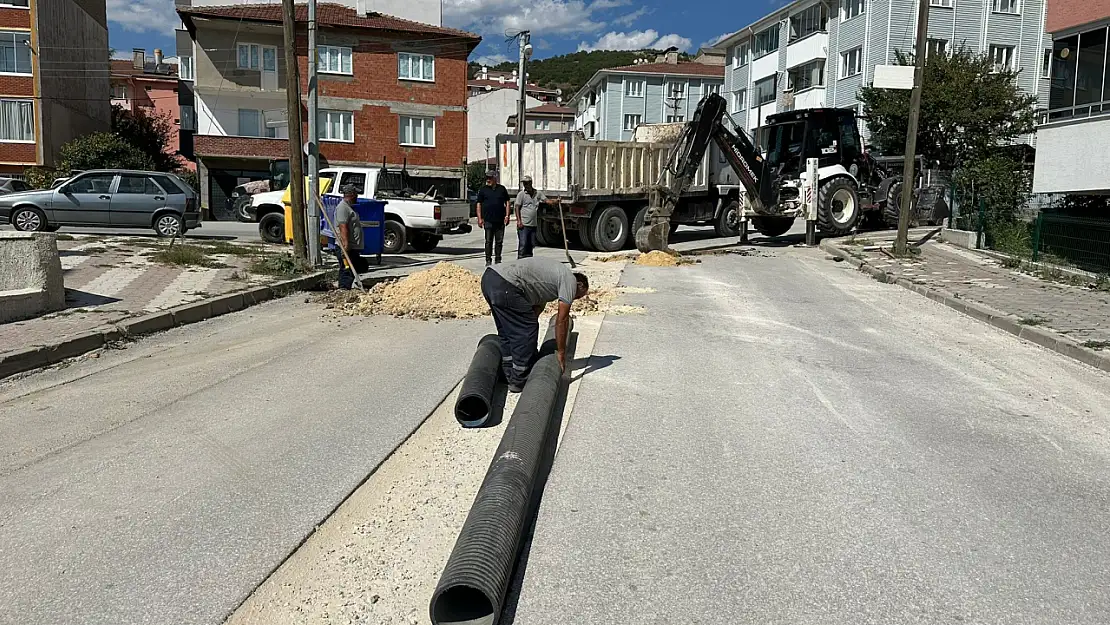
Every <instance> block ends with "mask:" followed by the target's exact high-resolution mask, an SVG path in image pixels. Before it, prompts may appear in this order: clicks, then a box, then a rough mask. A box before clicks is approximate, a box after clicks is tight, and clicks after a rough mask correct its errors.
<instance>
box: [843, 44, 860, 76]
mask: <svg viewBox="0 0 1110 625" xmlns="http://www.w3.org/2000/svg"><path fill="white" fill-rule="evenodd" d="M862 71H863V48H855V49H853V50H848V51H847V52H845V53H844V54H841V55H840V77H841V78H848V77H851V76H855V75H856V74H859V73H860V72H862Z"/></svg>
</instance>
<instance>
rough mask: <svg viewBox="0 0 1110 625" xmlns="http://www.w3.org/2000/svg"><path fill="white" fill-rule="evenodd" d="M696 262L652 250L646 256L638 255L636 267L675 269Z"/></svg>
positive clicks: (677, 255)
mask: <svg viewBox="0 0 1110 625" xmlns="http://www.w3.org/2000/svg"><path fill="white" fill-rule="evenodd" d="M696 262H697V261H696V260H693V259H690V258H683V257H682V256H681V255H679V254H672V253H668V252H661V251H659V250H653V251H650V252H648V253H647V254H640V256H639V257H638V258H637V259H636V264H637V265H642V266H645V267H676V266H678V265H692V264H694V263H696Z"/></svg>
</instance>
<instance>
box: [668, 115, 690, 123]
mask: <svg viewBox="0 0 1110 625" xmlns="http://www.w3.org/2000/svg"><path fill="white" fill-rule="evenodd" d="M684 121H686V118H685V117H684V116H682V115H668V116H667V123H668V124H673V123H675V122H684Z"/></svg>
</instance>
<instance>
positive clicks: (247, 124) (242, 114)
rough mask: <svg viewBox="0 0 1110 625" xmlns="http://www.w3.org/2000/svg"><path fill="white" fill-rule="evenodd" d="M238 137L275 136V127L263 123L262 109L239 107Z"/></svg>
mask: <svg viewBox="0 0 1110 625" xmlns="http://www.w3.org/2000/svg"><path fill="white" fill-rule="evenodd" d="M239 136H240V137H269V138H271V139H273V138H275V137H277V128H270V127H269V126H267V125H266V124H264V123H263V116H262V111H260V110H258V109H239Z"/></svg>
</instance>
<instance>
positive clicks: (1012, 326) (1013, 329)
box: [991, 317, 1026, 336]
mask: <svg viewBox="0 0 1110 625" xmlns="http://www.w3.org/2000/svg"><path fill="white" fill-rule="evenodd" d="M991 325H992V326H994V327H996V328H998V329H999V330H1004V331H1006V332H1009V333H1010V334H1013V335H1015V336H1021V331H1022V329H1024V328H1025V327H1026V326H1023V325H1021V324H1020V323H1018V322H1017V319H1014V318H1013V317H993V318H991Z"/></svg>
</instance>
